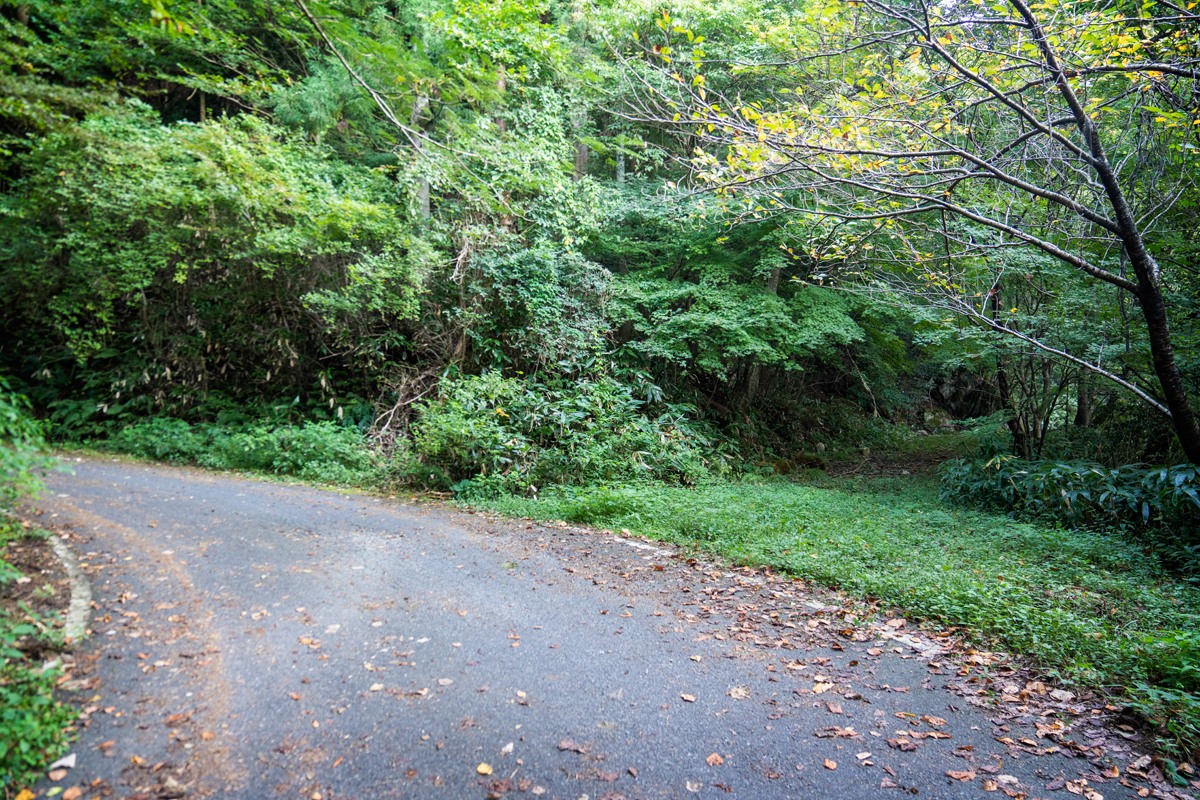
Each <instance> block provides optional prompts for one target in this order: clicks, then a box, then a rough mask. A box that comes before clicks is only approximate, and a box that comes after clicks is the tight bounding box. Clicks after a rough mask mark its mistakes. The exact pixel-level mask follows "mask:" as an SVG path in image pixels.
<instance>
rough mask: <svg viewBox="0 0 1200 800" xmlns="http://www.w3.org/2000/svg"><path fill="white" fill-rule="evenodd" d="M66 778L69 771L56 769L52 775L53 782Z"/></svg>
mask: <svg viewBox="0 0 1200 800" xmlns="http://www.w3.org/2000/svg"><path fill="white" fill-rule="evenodd" d="M65 777H67V771H66V770H65V769H56V770H54V771H53V772H51V773H50V780H52V781H61V780H62V779H63V778H65Z"/></svg>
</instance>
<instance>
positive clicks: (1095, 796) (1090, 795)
mask: <svg viewBox="0 0 1200 800" xmlns="http://www.w3.org/2000/svg"><path fill="white" fill-rule="evenodd" d="M1084 797H1085V798H1087V800H1104V795H1102V794H1100V793H1099V792H1097V791H1096V790H1095V789H1089V790H1088V791H1087V793H1086V794H1084Z"/></svg>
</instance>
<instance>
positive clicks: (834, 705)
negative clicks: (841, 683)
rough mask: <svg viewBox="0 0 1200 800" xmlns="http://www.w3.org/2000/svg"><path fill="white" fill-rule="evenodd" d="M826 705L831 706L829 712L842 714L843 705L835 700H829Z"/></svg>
mask: <svg viewBox="0 0 1200 800" xmlns="http://www.w3.org/2000/svg"><path fill="white" fill-rule="evenodd" d="M825 705H826V706H827V707H828V708H829V713H830V714H840V713H842V707H841V705H840V704H838V703H835V702H833V701H832V700H831V701H829V702H828V703H826V704H825Z"/></svg>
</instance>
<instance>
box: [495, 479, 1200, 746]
mask: <svg viewBox="0 0 1200 800" xmlns="http://www.w3.org/2000/svg"><path fill="white" fill-rule="evenodd" d="M819 480H822V482H823V483H824V485H823V486H822V485H797V484H792V483H787V482H784V481H777V482H763V483H757V484H749V483H742V484H737V483H712V484H707V485H704V486H701V487H699V488H695V489H686V488H673V487H651V486H627V487H618V488H586V489H574V490H567V489H559V490H552V491H547V492H544V493H543V494H542V496H540V497H538V498H536V499H528V498H520V497H502V498H498V499H493V500H488V501H484V504H485V505H487V506H488V507H490V508H492V509H494V510H495V511H498V512H500V513H503V514H507V515H511V516H517V517H530V518H534V519H543V520H571V521H575V522H581V523H586V524H591V525H597V526H604V527H610V528H628V529H629V530H631V531H633V532H634V533H635V534H640V535H646V536H649V537H652V538H655V539H659V540H663V541H668V542H673V543H677V544H680V545H684V546H689V547H695V548H697V549H700V550H706V551H709V552H712V553H715V554H719V555H721V556H723V557H727V558H730V559H734V560H736V561H739V562H743V563H750V564H760V565H767V566H770V567H772V568H775V569H779V570H783V571H786V572H788V573H790V574H792V575H795V576H797V577H800V578H804V579H806V580H810V581H814V582H818V583H821V584H825V585H829V586H835V587H839V588H841V589H845V590H847V591H850V592H854V593H856V594H859V595H862V596H869V597H872V598H876V599H879V600H881V601H883V602H885V603H888V604H892V605H895V606H898V607H901V608H904V609H906V610H907V612H908V613H909V614H912V615H915V616H918V617H924V618H929V619H932V620H938V621H942V622H945V623H950V624H955V625H965V626H967V627H969V628H971V629H973V630H974V631H975V632H976V635H977V636H978V637H979V638H981V639H983V640H986V641H989V642H991V643H992V645H993V646H997V647H1003V648H1005V649H1007V650H1010V651H1012V652H1015V653H1020V654H1023V655H1025V656H1028V657H1030V658H1032V659H1033V660H1034V661H1035V662H1036V664H1038V665H1039V666H1040V667H1041V668H1042V669H1044V670H1045V672H1046V673H1047V674H1048V675H1049V676H1051V677H1054V678H1057V679H1060V680H1063V681H1068V682H1073V683H1080V684H1085V685H1090V686H1102V687H1107V688H1109V689H1111V690H1114V691H1121V690H1122V689H1123V690H1124V691H1125V693H1126V697H1125V699H1126V702H1129V703H1131V704H1133V705H1135V706H1137V707H1139V708H1140V709H1141V710H1142V711H1143V712H1144V713H1146V714H1147V716H1149V717H1152V718H1154V719H1156V720H1158V721H1159V722H1160V723H1161V727H1160V734H1161V735H1162V736H1163V738H1164V739H1166V740H1170V741H1171V742H1173V743H1174V744H1177V745H1183V746H1185V747H1187V748H1188V749H1191V748H1194V747H1196V746H1197V745H1198V744H1200V694H1198V692H1200V589H1198V588H1197V587H1196V586H1195V585H1193V584H1191V583H1189V582H1187V581H1185V580H1183V579H1181V578H1177V577H1172V576H1171V575H1170V574H1168V573H1167V572H1166V571H1165V570H1164V569H1163V567H1162V565H1161V564H1160V563H1159V561H1158V560H1157V558H1156V556H1155V555H1154V554H1153V550H1151V549H1149V548H1144V547H1142V546H1141V545H1139V544H1136V543H1133V542H1130V541H1126V540H1123V539H1120V538H1117V537H1114V536H1109V535H1101V534H1098V533H1093V532H1088V531H1080V530H1067V529H1063V528H1052V527H1039V526H1036V525H1032V524H1027V523H1021V522H1017V521H1014V520H1011V519H1008V518H1006V517H1004V516H1001V515H997V514H988V513H981V512H975V511H969V510H963V509H958V508H949V507H945V506H943V505H941V504H940V503H939V502H938V500H937V487H936V485H935V484H934V483H933V482H932V481H931V480H927V479H918V478H913V479H904V480H896V479H893V480H890V481H885V482H871V481H865V480H858V481H854V482H845V481H843V482H839V481H836V480H834V479H827V478H826V479H819Z"/></svg>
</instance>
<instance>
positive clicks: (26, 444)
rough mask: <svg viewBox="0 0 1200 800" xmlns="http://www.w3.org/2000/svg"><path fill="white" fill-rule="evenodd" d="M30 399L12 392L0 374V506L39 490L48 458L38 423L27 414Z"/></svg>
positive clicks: (47, 465) (47, 464)
mask: <svg viewBox="0 0 1200 800" xmlns="http://www.w3.org/2000/svg"><path fill="white" fill-rule="evenodd" d="M29 409H30V406H29V401H28V400H27V399H26V398H25V396H24V395H20V394H17V393H16V392H13V391H12V390H11V389H10V388H9V385H8V381H7V380H6V379H5V378H4V376H2V375H0V506H4V505H8V504H9V503H12V502H13V501H14V500H16V499H17V498H19V497H21V496H23V495H26V494H32V493H34V492H36V491H38V490H39V489H40V488H41V486H42V483H41V480H40V478H39V475H40V474H44V473H45V471H46V470H47V468H48V467H49V464H50V461H49V459H47V458H46V457H45V456H43V455H42V454H41V451H42V449H43V448H44V447H45V445H46V442H45V439H44V438H43V436H42V428H41V425H39V424H38V422H37V420H35V419H33V417H32V416H30V414H29Z"/></svg>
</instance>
